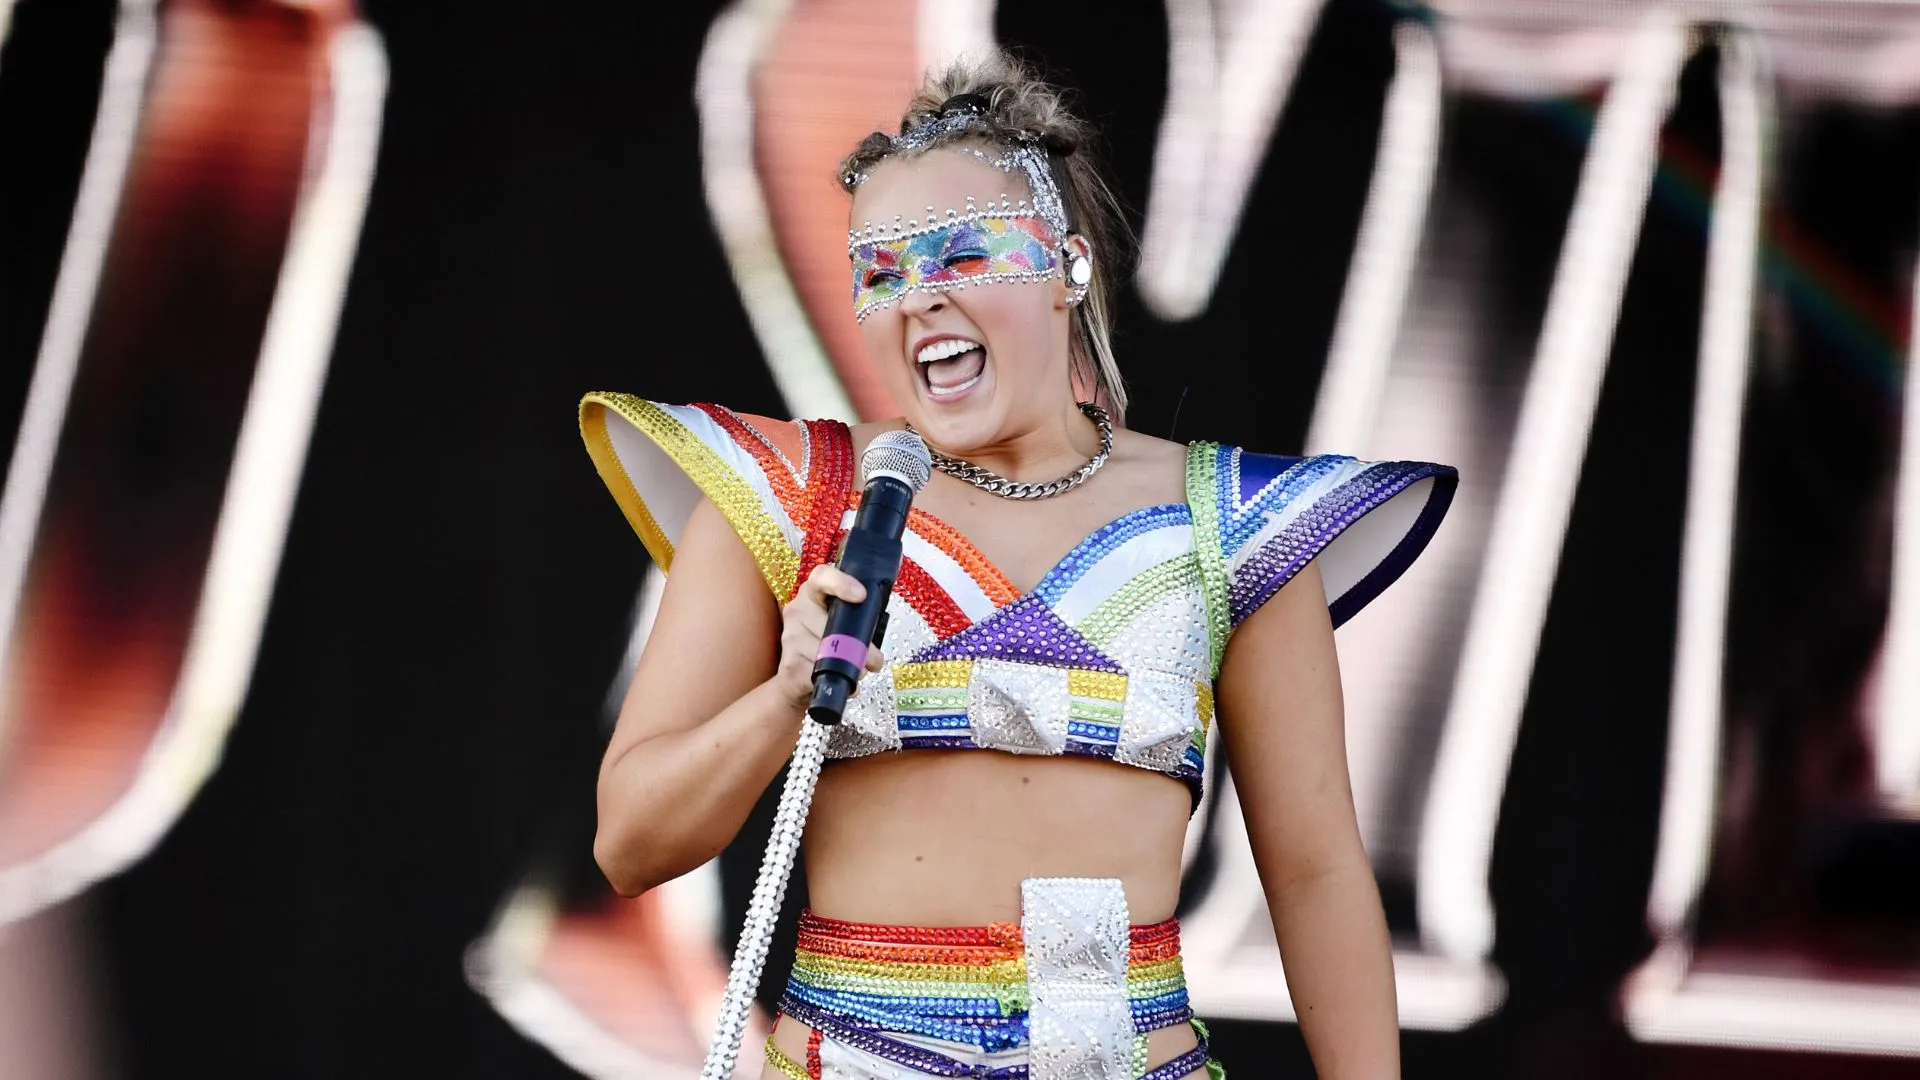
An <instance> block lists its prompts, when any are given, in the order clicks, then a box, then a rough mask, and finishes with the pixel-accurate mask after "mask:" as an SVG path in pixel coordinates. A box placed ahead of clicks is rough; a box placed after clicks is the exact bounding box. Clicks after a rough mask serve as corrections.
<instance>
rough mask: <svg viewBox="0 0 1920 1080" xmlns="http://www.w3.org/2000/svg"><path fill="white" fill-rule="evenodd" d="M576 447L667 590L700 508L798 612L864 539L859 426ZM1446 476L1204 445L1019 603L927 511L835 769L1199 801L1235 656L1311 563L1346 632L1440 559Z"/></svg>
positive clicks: (1414, 467) (592, 436)
mask: <svg viewBox="0 0 1920 1080" xmlns="http://www.w3.org/2000/svg"><path fill="white" fill-rule="evenodd" d="M580 429H581V433H582V435H583V436H584V437H585V439H586V442H587V450H588V452H589V453H590V454H591V455H592V456H593V462H594V465H595V466H596V467H597V468H598V469H599V470H600V476H601V478H602V479H603V480H605V481H606V483H607V487H608V488H610V489H611V490H612V492H613V496H614V498H615V499H616V500H618V502H619V504H620V508H621V509H622V510H623V511H625V512H626V515H627V520H628V521H630V522H631V523H632V524H633V527H634V530H635V531H636V532H638V533H639V534H640V538H641V540H642V541H644V542H645V544H646V546H647V550H648V551H649V552H650V553H651V554H652V555H653V557H654V559H655V560H657V561H658V562H659V563H660V565H661V567H662V568H663V569H670V567H671V564H672V560H673V542H674V539H675V537H677V536H678V534H679V532H680V529H681V527H682V526H683V525H685V523H686V520H687V517H688V515H690V514H691V513H692V512H693V507H694V505H695V503H696V502H697V501H698V499H699V497H700V495H702V494H705V495H706V497H707V498H709V499H711V500H712V501H713V502H714V504H715V505H716V506H718V507H719V509H720V511H721V513H722V514H724V515H725V517H726V519H727V520H728V521H729V522H730V523H731V524H732V525H733V528H734V530H735V531H736V532H738V533H739V535H740V537H741V539H742V540H744V541H745V542H746V545H747V548H748V549H749V550H750V551H751V552H752V553H753V557H754V561H755V562H756V563H757V564H758V565H759V567H760V572H761V574H762V575H764V576H765V578H766V581H767V586H768V588H769V589H771V590H772V592H773V595H774V597H775V598H776V599H777V600H778V601H779V602H781V603H785V602H786V601H787V600H788V599H790V598H791V597H792V596H793V593H794V591H795V590H796V589H797V588H798V587H799V583H800V581H801V580H802V579H804V578H805V576H806V575H807V573H808V572H810V571H811V570H812V569H813V567H814V566H816V565H818V564H820V563H822V562H826V561H829V560H831V559H832V558H833V557H834V553H835V549H836V546H837V544H838V543H839V539H840V537H841V535H842V534H843V533H844V530H845V529H846V527H847V526H849V525H850V524H851V523H852V520H853V517H852V515H853V506H854V502H855V499H856V497H857V496H856V492H855V479H856V477H855V473H856V469H857V463H856V461H855V455H854V448H853V443H852V439H851V437H850V434H849V432H848V429H847V427H846V425H844V424H842V423H840V422H838V421H832V420H803V421H802V420H796V421H777V420H767V419H765V418H762V417H755V416H747V415H743V414H740V413H736V412H733V411H731V410H729V409H725V408H722V407H720V406H716V405H661V404H658V403H655V402H651V401H645V400H642V399H640V398H636V397H633V396H631V395H627V394H607V393H596V394H589V395H587V397H586V398H585V399H584V400H583V401H582V402H581V404H580ZM1456 481H1457V474H1456V473H1455V472H1454V470H1453V469H1452V468H1450V467H1448V466H1445V465H1433V464H1428V463H1426V462H1417V461H1393V462H1365V461H1356V460H1354V459H1353V458H1349V457H1340V456H1337V455H1331V454H1328V455H1320V456H1316V457H1308V458H1298V457H1281V456H1276V455H1270V454H1254V453H1249V452H1246V451H1244V450H1241V449H1239V448H1237V447H1230V446H1221V445H1219V444H1217V443H1208V442H1196V443H1193V444H1192V445H1190V446H1189V447H1188V450H1187V500H1186V502H1184V503H1167V504H1164V505H1160V506H1149V507H1145V508H1142V509H1139V510H1134V511H1131V512H1129V513H1127V514H1123V515H1122V516H1120V517H1119V518H1117V519H1115V520H1114V521H1112V522H1110V523H1108V524H1107V525H1104V526H1102V527H1101V528H1100V529H1099V530H1097V531H1095V532H1094V533H1093V534H1092V535H1091V536H1088V537H1087V538H1086V539H1085V540H1082V541H1081V542H1080V543H1079V544H1078V545H1077V546H1076V547H1074V549H1073V550H1072V551H1070V552H1068V554H1067V555H1066V557H1065V558H1063V559H1061V560H1060V562H1059V563H1058V564H1057V565H1056V566H1054V567H1053V569H1052V570H1050V571H1048V572H1047V574H1046V576H1045V577H1044V578H1043V579H1042V580H1041V581H1040V583H1039V584H1038V585H1037V586H1036V587H1035V588H1034V589H1033V591H1031V592H1029V593H1026V594H1025V595H1022V594H1021V593H1020V591H1019V590H1018V589H1016V588H1015V587H1014V586H1013V585H1012V583H1011V582H1009V581H1008V580H1007V578H1006V576H1005V575H1004V574H1002V573H1001V572H1000V571H999V570H997V569H996V568H995V567H994V566H993V564H992V563H991V562H989V561H987V559H986V557H985V556H983V555H981V553H980V552H979V551H978V550H977V549H975V548H974V547H973V545H972V544H970V543H969V542H968V541H967V538H966V537H964V536H962V535H961V534H960V533H959V532H958V531H957V530H955V529H954V528H952V527H951V526H949V525H947V524H946V523H944V522H942V521H940V520H939V519H938V518H935V517H934V516H933V515H931V514H928V513H926V512H925V511H922V510H919V509H915V510H914V511H912V513H911V515H910V517H909V521H908V530H907V535H906V537H905V538H904V541H903V545H904V547H905V558H904V560H903V562H902V565H901V567H900V577H899V580H898V582H897V583H896V584H895V586H894V592H893V597H892V599H891V601H890V602H889V604H888V608H887V618H888V629H887V637H886V642H885V649H886V653H887V657H888V661H889V663H888V666H887V667H886V668H885V669H884V670H882V671H880V672H878V673H876V674H872V675H868V676H867V677H866V678H865V679H863V680H862V681H861V683H860V688H859V691H858V692H857V693H856V694H855V696H854V698H853V700H852V701H851V702H850V703H849V704H848V707H847V713H846V716H845V718H844V722H842V723H841V724H839V725H838V726H837V727H836V728H835V729H834V733H833V736H832V739H831V741H830V742H829V744H828V749H827V753H828V756H829V757H830V758H847V757H860V756H863V755H867V754H873V753H877V752H879V751H882V750H912V749H920V748H939V749H986V750H1002V751H1007V752H1011V753H1016V754H1083V755H1087V756H1092V757H1103V758H1110V759H1112V760H1114V761H1117V762H1121V763H1124V764H1128V765H1135V766H1138V767H1140V768H1144V769H1152V770H1155V771H1157V772H1162V773H1166V774H1167V775H1169V776H1173V777H1175V778H1177V779H1180V780H1183V781H1185V782H1186V783H1187V784H1188V785H1189V786H1190V787H1191V788H1192V790H1193V792H1194V794H1195V797H1196V798H1197V797H1198V794H1199V790H1200V783H1201V777H1202V776H1203V766H1204V764H1205V754H1206V747H1207V732H1208V728H1209V726H1210V725H1211V722H1212V719H1213V680H1214V677H1215V676H1216V675H1217V674H1218V672H1219V668H1220V657H1221V654H1222V653H1223V652H1224V650H1225V649H1226V644H1227V636H1228V635H1229V634H1231V633H1232V632H1233V628H1234V627H1235V626H1236V625H1238V624H1239V622H1240V620H1242V619H1244V618H1246V617H1247V616H1248V615H1250V614H1252V613H1253V612H1254V611H1255V610H1256V609H1258V608H1259V607H1260V605H1261V604H1263V603H1265V602H1266V601H1267V599H1268V598H1269V597H1271V596H1272V595H1273V594H1274V593H1275V592H1277V591H1279V589H1280V587H1281V586H1282V585H1285V584H1286V583H1287V581H1288V580H1290V579H1291V578H1292V577H1293V575H1294V574H1296V573H1298V572H1299V570H1300V568H1301V567H1303V566H1305V565H1306V564H1307V562H1308V560H1310V559H1316V558H1317V559H1318V560H1319V565H1320V570H1321V576H1322V579H1323V581H1324V582H1325V586H1326V592H1327V597H1328V602H1329V605H1330V611H1331V614H1332V617H1333V622H1334V624H1335V625H1336V626H1337V625H1339V624H1340V623H1341V622H1343V621H1345V620H1346V619H1347V618H1348V617H1349V616H1351V615H1352V614H1353V613H1354V612H1356V611H1358V610H1360V608H1362V607H1363V606H1365V605H1366V603H1367V602H1368V601H1370V600H1372V599H1373V598H1374V597H1375V596H1377V595H1379V594H1380V591H1381V590H1382V589H1385V588H1386V587H1387V585H1388V584H1390V583H1391V582H1392V581H1393V580H1394V579H1395V578H1397V577H1399V576H1400V574H1401V573H1402V572H1403V571H1405V570H1406V568H1407V566H1408V564H1410V563H1411V562H1412V561H1413V560H1414V558H1415V556H1417V555H1418V554H1419V553H1420V551H1421V549H1422V548H1424V547H1425V546H1426V543H1427V541H1428V539H1429V538H1431V537H1432V535H1433V532H1434V529H1435V528H1437V527H1438V526H1439V524H1440V519H1441V517H1443V516H1444V515H1445V514H1446V510H1447V505H1448V503H1449V502H1450V501H1451V499H1452V497H1453V490H1454V486H1455V483H1456Z"/></svg>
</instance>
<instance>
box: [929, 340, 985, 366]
mask: <svg viewBox="0 0 1920 1080" xmlns="http://www.w3.org/2000/svg"><path fill="white" fill-rule="evenodd" d="M980 347H981V345H980V343H979V342H977V341H968V340H967V339H966V338H942V339H940V340H939V341H936V342H934V343H933V344H931V345H928V346H927V347H926V348H924V349H921V350H920V353H919V355H918V356H915V357H914V359H915V360H917V361H919V362H920V363H922V364H931V363H933V362H934V361H935V360H945V359H946V358H947V357H949V356H959V355H960V354H961V353H963V352H966V351H967V350H968V349H978V348H980Z"/></svg>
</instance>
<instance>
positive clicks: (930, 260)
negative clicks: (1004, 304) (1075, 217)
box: [847, 195, 1061, 322]
mask: <svg viewBox="0 0 1920 1080" xmlns="http://www.w3.org/2000/svg"><path fill="white" fill-rule="evenodd" d="M1059 251H1060V239H1059V235H1058V234H1057V233H1055V232H1054V231H1053V228H1052V227H1051V226H1050V225H1048V223H1047V222H1046V220H1045V219H1044V218H1042V217H1041V216H1039V215H1037V214H1036V213H1034V211H1033V210H1032V209H1030V208H1029V207H1028V206H1027V203H1026V200H1024V199H1022V200H1020V201H1019V202H1017V203H1016V202H1013V201H1011V200H1009V199H1008V198H1007V197H1006V196H1005V195H1002V196H1000V198H999V200H998V201H992V200H989V201H988V202H987V204H986V207H985V208H984V209H982V208H981V207H980V206H979V205H978V204H977V203H975V201H974V200H973V199H972V197H969V198H968V199H967V205H966V209H965V210H948V211H947V213H946V216H945V217H940V216H939V215H938V214H936V213H935V211H934V209H933V207H931V206H929V207H927V216H926V218H925V219H924V221H923V220H922V219H920V218H908V219H906V220H904V221H902V220H901V219H900V218H895V219H894V221H893V225H892V227H891V228H886V227H879V228H876V227H875V226H874V225H873V223H872V222H868V223H866V225H865V226H864V227H863V228H861V229H857V230H855V231H853V232H850V233H848V234H847V257H848V258H849V259H850V260H851V261H852V263H853V317H854V318H855V319H857V320H859V321H861V322H865V321H866V318H867V316H868V315H871V314H873V313H874V312H875V311H878V310H880V309H882V308H885V307H889V306H891V305H893V304H895V303H898V302H899V301H900V300H901V299H902V298H903V297H905V296H907V295H908V294H910V293H915V292H945V291H947V290H950V289H964V288H966V287H967V286H968V285H982V284H986V283H988V282H1035V281H1047V280H1049V279H1051V278H1055V277H1058V276H1060V273H1061V270H1060V255H1059Z"/></svg>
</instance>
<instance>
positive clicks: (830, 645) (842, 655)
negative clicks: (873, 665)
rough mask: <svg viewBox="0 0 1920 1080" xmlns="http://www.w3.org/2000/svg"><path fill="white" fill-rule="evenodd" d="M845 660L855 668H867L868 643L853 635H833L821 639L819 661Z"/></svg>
mask: <svg viewBox="0 0 1920 1080" xmlns="http://www.w3.org/2000/svg"><path fill="white" fill-rule="evenodd" d="M829 658H831V659H834V660H845V661H846V662H847V663H849V664H852V665H853V666H854V667H865V666H866V663H867V643H866V642H864V641H861V640H860V639H859V638H857V637H854V636H853V635H852V634H831V635H828V636H827V637H824V638H821V639H820V655H819V659H821V660H826V659H829Z"/></svg>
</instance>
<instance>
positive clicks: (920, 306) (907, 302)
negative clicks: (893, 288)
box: [900, 289, 947, 315]
mask: <svg viewBox="0 0 1920 1080" xmlns="http://www.w3.org/2000/svg"><path fill="white" fill-rule="evenodd" d="M946 306H947V294H946V293H945V292H944V291H941V290H938V289H915V290H913V291H912V292H910V293H908V294H907V295H906V296H904V297H902V298H901V300H900V311H901V313H902V314H906V315H931V314H933V313H934V312H936V311H939V310H940V309H941V308H944V307H946Z"/></svg>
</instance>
